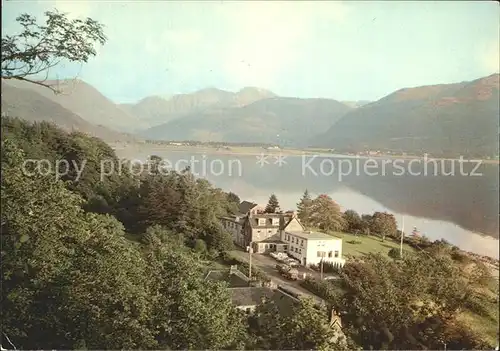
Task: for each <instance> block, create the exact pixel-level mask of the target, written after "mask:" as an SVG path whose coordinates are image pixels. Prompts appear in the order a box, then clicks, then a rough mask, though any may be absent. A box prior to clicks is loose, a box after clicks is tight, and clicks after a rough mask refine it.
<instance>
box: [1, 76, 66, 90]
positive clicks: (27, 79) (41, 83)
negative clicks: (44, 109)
mask: <svg viewBox="0 0 500 351" xmlns="http://www.w3.org/2000/svg"><path fill="white" fill-rule="evenodd" d="M2 79H17V80H21V81H24V82H28V83H33V84H36V85H40V86H42V87H45V88H49V89H50V90H52V91H53V92H54V93H56V94H60V93H61V92H60V91H59V90H58V89H57V88H54V87H53V86H51V85H49V84H45V83H44V82H43V81H42V82H40V81H36V80H32V79H29V78H24V77H2Z"/></svg>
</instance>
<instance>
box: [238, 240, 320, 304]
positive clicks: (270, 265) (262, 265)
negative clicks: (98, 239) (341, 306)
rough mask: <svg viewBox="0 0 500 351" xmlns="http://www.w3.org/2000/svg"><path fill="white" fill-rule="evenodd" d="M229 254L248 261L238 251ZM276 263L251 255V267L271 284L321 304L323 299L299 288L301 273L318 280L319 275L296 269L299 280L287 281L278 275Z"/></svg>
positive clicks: (268, 257)
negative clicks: (268, 279)
mask: <svg viewBox="0 0 500 351" xmlns="http://www.w3.org/2000/svg"><path fill="white" fill-rule="evenodd" d="M231 254H232V255H234V256H235V257H236V258H238V259H241V260H243V261H245V262H248V261H249V255H248V253H246V252H243V251H239V250H234V251H231ZM277 263H278V261H276V260H274V259H273V258H272V257H270V256H266V255H261V254H252V266H254V267H256V268H258V269H260V270H261V271H263V272H264V273H265V274H266V275H268V276H269V278H271V280H272V281H273V283H275V284H276V285H279V286H283V287H284V288H286V289H287V290H290V291H291V292H293V293H296V294H298V295H305V296H308V297H311V298H312V299H313V300H315V301H316V302H318V303H323V299H321V298H320V297H318V296H316V295H314V294H313V293H311V292H310V291H308V290H306V289H304V288H303V287H301V286H300V281H301V280H302V276H303V273H306V274H307V275H312V276H313V277H314V278H317V279H319V273H318V272H315V271H313V270H311V269H308V268H305V267H296V268H297V269H298V271H299V276H300V279H299V280H296V281H293V280H288V279H286V278H284V277H283V276H281V274H279V273H278V271H277V269H276V264H277Z"/></svg>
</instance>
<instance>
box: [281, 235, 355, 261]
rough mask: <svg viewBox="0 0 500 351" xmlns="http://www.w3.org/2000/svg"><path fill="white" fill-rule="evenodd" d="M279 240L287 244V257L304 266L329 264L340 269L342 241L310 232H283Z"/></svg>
mask: <svg viewBox="0 0 500 351" xmlns="http://www.w3.org/2000/svg"><path fill="white" fill-rule="evenodd" d="M281 240H282V241H284V242H285V243H287V244H288V255H289V256H292V257H294V258H296V259H298V260H299V261H300V263H301V264H302V265H304V266H308V265H311V264H315V265H317V264H319V263H321V260H322V259H323V262H330V263H333V264H335V265H339V266H340V267H342V266H343V265H344V264H345V259H343V258H342V239H340V238H336V237H333V236H331V235H328V234H325V233H320V232H312V231H286V230H285V231H283V232H282V237H281Z"/></svg>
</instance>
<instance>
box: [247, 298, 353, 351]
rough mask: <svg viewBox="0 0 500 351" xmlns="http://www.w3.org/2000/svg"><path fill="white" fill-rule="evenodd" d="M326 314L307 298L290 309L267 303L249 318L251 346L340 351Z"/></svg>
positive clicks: (272, 348)
mask: <svg viewBox="0 0 500 351" xmlns="http://www.w3.org/2000/svg"><path fill="white" fill-rule="evenodd" d="M328 317H329V316H328V313H327V312H326V310H324V309H317V308H316V306H314V303H313V302H312V301H310V300H309V299H305V300H301V301H300V302H297V303H294V304H292V305H291V306H288V305H287V306H283V305H282V304H278V303H276V302H275V301H273V300H266V301H264V302H263V303H262V304H261V305H259V306H257V309H256V311H255V313H254V315H253V316H251V317H250V318H249V332H250V338H251V340H252V344H251V345H249V347H248V349H260V350H343V349H347V348H345V347H343V345H342V342H341V340H339V335H338V334H336V332H335V330H334V329H332V328H331V327H330V326H329V324H328V322H329V320H328Z"/></svg>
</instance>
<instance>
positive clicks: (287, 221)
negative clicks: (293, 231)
mask: <svg viewBox="0 0 500 351" xmlns="http://www.w3.org/2000/svg"><path fill="white" fill-rule="evenodd" d="M289 216H290V217H289V218H288V217H286V216H285V217H283V223H282V226H281V229H282V230H286V227H288V225H289V224H290V222H291V221H293V220H294V219H296V220H297V222H298V223H299V224H300V227H301V228H302V230H303V231H304V230H306V228H305V227H304V226H303V225H302V223H300V221H299V219H298V218H297V217H296V216H294V215H289Z"/></svg>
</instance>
